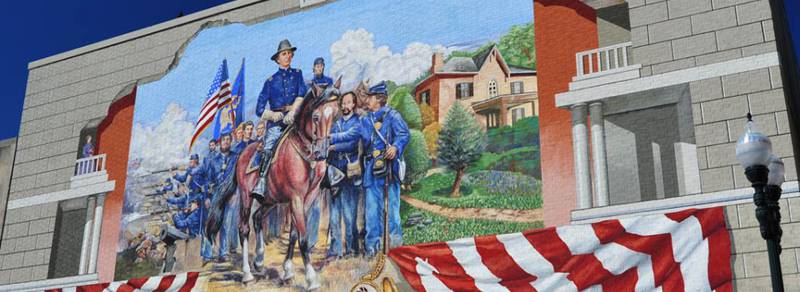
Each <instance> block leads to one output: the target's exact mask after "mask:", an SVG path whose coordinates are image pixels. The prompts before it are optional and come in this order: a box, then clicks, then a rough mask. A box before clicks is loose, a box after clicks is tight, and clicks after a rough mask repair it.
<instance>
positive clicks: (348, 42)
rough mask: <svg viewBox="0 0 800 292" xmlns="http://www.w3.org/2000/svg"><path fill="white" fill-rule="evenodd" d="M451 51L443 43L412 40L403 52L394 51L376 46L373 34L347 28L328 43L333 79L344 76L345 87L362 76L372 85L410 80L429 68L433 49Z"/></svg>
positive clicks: (350, 85) (353, 83)
mask: <svg viewBox="0 0 800 292" xmlns="http://www.w3.org/2000/svg"><path fill="white" fill-rule="evenodd" d="M452 50H453V48H446V47H444V46H442V45H433V46H432V45H428V44H424V43H419V42H414V43H410V44H408V46H406V48H405V49H404V50H403V52H402V53H394V52H392V51H391V50H390V49H389V47H388V46H379V47H375V43H374V41H373V34H372V33H370V32H368V31H367V30H365V29H363V28H360V29H357V30H348V31H346V32H345V33H344V34H342V37H341V38H340V39H339V40H338V41H336V42H334V43H333V44H332V45H331V58H332V65H331V72H332V75H333V77H334V78H335V77H337V76H340V75H341V76H343V78H342V81H343V83H344V88H352V86H354V85H355V84H356V83H357V82H358V81H360V80H364V79H369V80H370V82H371V83H373V84H374V83H375V82H376V81H378V80H391V81H394V82H395V83H397V84H405V83H411V82H413V81H414V80H416V79H417V78H418V77H419V76H421V75H422V74H423V73H424V72H425V71H427V70H428V69H430V66H431V55H433V53H434V52H443V53H450V52H451V51H452Z"/></svg>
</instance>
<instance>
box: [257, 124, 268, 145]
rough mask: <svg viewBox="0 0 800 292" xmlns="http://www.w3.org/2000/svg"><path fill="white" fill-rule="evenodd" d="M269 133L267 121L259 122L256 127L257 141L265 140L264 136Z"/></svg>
mask: <svg viewBox="0 0 800 292" xmlns="http://www.w3.org/2000/svg"><path fill="white" fill-rule="evenodd" d="M266 133H267V121H258V126H256V141H262V140H264V134H266Z"/></svg>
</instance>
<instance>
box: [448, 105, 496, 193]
mask: <svg viewBox="0 0 800 292" xmlns="http://www.w3.org/2000/svg"><path fill="white" fill-rule="evenodd" d="M437 148H438V149H437V152H438V158H439V161H441V162H442V163H443V164H444V165H446V166H447V168H449V169H451V170H453V171H455V172H456V179H455V181H454V182H453V189H452V192H451V193H450V197H453V198H456V197H459V196H461V193H460V190H459V189H460V188H461V179H462V177H463V176H464V171H465V170H466V169H467V167H469V166H470V165H471V164H472V163H474V162H475V161H477V160H478V159H479V158H480V157H481V154H482V153H483V151H484V150H485V149H486V132H484V130H483V129H482V128H481V126H480V125H479V124H478V121H476V120H475V117H474V116H473V115H472V113H471V112H470V111H469V110H468V109H467V108H466V107H464V106H463V105H461V104H460V103H458V102H456V103H454V104H453V106H452V107H450V111H449V112H448V113H447V117H446V118H445V121H444V124H443V125H442V130H441V132H439V140H438V147H437Z"/></svg>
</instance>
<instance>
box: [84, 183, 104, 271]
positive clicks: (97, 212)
mask: <svg viewBox="0 0 800 292" xmlns="http://www.w3.org/2000/svg"><path fill="white" fill-rule="evenodd" d="M105 201H106V194H98V195H97V204H96V205H95V208H94V222H93V223H94V224H93V226H92V249H91V250H90V251H89V252H90V254H89V268H88V272H89V273H96V272H97V250H98V249H99V248H100V227H101V226H102V223H103V205H104V204H105Z"/></svg>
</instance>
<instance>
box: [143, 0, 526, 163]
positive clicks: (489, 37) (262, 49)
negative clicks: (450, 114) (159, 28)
mask: <svg viewBox="0 0 800 292" xmlns="http://www.w3.org/2000/svg"><path fill="white" fill-rule="evenodd" d="M453 11H459V13H460V15H458V17H443V16H445V15H452V12H453ZM531 11H532V1H530V0H507V1H498V2H496V3H493V4H492V5H485V2H484V1H482V0H449V1H390V0H379V1H375V0H372V1H367V0H345V1H338V2H335V3H333V4H329V5H325V6H322V7H320V8H317V9H313V10H309V11H306V12H302V13H296V14H292V15H289V16H286V17H282V18H277V19H274V20H270V21H267V22H262V23H257V24H253V25H244V24H230V25H225V26H221V27H215V28H209V29H206V30H204V31H202V32H200V33H199V34H198V35H197V37H196V39H194V40H193V41H191V42H190V44H189V45H188V46H187V48H186V50H185V52H184V53H183V55H182V57H181V59H180V63H179V65H178V66H177V67H176V68H175V69H174V70H172V71H171V72H170V73H168V74H167V75H166V76H165V77H163V78H161V79H160V80H158V81H154V82H152V83H149V84H145V85H141V86H140V87H139V90H138V92H137V101H136V109H135V115H134V121H135V123H136V124H137V125H136V126H135V127H134V133H133V139H134V141H133V144H137V143H138V142H143V141H142V140H143V139H148V138H149V139H155V137H156V136H162V135H159V134H158V132H159V131H163V132H164V134H166V132H170V133H171V135H178V136H181V138H182V139H183V140H175V141H174V142H172V143H171V144H175V143H177V144H182V145H186V143H187V142H188V138H189V136H190V135H188V134H178V131H184V132H185V131H191V129H189V128H191V125H190V124H192V123H193V122H194V121H195V119H196V117H197V115H198V113H199V111H200V106H201V105H202V103H203V101H204V100H205V98H206V94H207V92H208V89H209V86H210V85H211V82H212V80H213V78H214V74H215V72H216V70H217V68H218V67H219V65H220V63H221V62H222V60H223V59H227V60H228V71H229V75H230V76H231V80H230V81H231V82H233V80H232V79H233V78H234V76H236V73H237V72H238V70H239V68H240V66H241V62H242V59H243V58H244V59H245V60H246V68H247V69H246V70H247V71H246V72H245V79H246V89H245V92H246V94H245V104H246V108H245V109H246V118H247V119H251V120H252V119H255V114H254V112H255V111H254V107H255V103H256V100H257V99H258V94H259V92H260V91H261V87H262V86H263V83H264V81H265V80H266V79H267V77H269V76H270V75H272V73H274V72H275V71H276V70H277V65H276V64H275V63H274V62H273V61H272V60H270V59H269V58H270V56H271V55H272V54H273V53H274V52H275V50H276V48H277V45H278V42H280V40H282V39H284V38H287V39H289V40H290V41H291V42H292V45H294V46H296V47H297V48H298V50H297V52H296V56H295V59H294V62H293V64H292V66H293V67H295V68H300V69H301V70H303V73H304V75H305V78H306V79H310V78H311V74H312V73H311V66H312V63H313V60H314V59H315V58H316V57H323V58H325V59H326V65H327V68H326V74H327V75H329V76H331V77H333V78H335V77H336V76H339V75H342V76H343V81H344V83H345V86H344V88H343V89H345V90H348V89H350V88H352V86H353V85H354V84H355V83H356V82H357V81H360V80H362V79H366V78H369V79H370V80H372V81H375V80H379V79H381V80H383V79H385V80H392V81H395V82H397V83H399V84H404V83H410V82H413V81H414V80H415V79H416V78H418V77H419V76H420V75H421V74H422V73H423V72H424V71H426V70H427V69H428V67H429V66H430V61H431V54H432V53H433V52H434V51H441V52H445V53H447V52H449V51H452V50H472V49H475V48H477V47H479V46H481V45H483V44H485V43H487V42H489V41H497V40H498V39H499V37H500V36H501V35H503V34H505V33H506V32H507V31H508V29H509V28H510V27H511V26H513V25H518V24H526V23H530V22H531V21H532V20H533V15H532V13H531ZM373 83H374V82H373ZM165 113H166V114H165ZM165 124H171V125H173V126H171V128H169V129H168V128H167V127H165V126H164V125H165ZM176 128H179V129H180V130H179V129H176ZM211 132H213V131H212V130H211V129H209V130H207V131H206V135H205V136H206V137H208V136H210V134H211ZM137 141H138V142H137ZM162 143H170V142H167V141H162ZM150 144H152V143H150ZM199 145H203V144H199ZM142 146H143V145H142ZM136 148H137V146H136V145H132V147H131V150H132V151H131V155H132V158H136V157H137V156H140V155H141V156H144V157H149V156H150V155H147V154H145V153H137V152H138V151H137V149H136ZM184 148H185V147H184ZM201 148H205V147H201ZM184 151H185V150H184ZM200 151H201V152H202V150H200ZM168 155H169V156H178V155H179V156H183V157H184V159H185V155H188V153H187V152H183V153H179V152H177V149H176V151H171V154H165V153H161V154H159V155H158V156H159V157H160V158H156V157H152V158H155V159H154V161H153V162H155V161H160V162H161V163H169V161H168V160H172V159H173V158H172V157H165V156H168ZM162 165H163V164H162Z"/></svg>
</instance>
